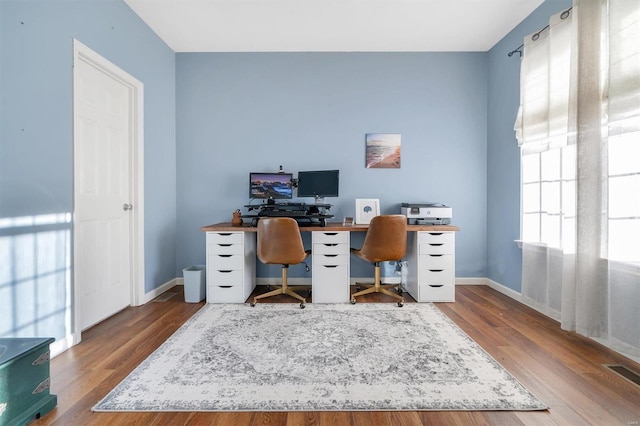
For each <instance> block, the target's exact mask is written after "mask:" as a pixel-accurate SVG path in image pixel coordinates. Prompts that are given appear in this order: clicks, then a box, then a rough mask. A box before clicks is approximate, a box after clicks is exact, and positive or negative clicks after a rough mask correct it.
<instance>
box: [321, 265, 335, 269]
mask: <svg viewBox="0 0 640 426" xmlns="http://www.w3.org/2000/svg"><path fill="white" fill-rule="evenodd" d="M322 266H324V267H325V268H337V267H338V265H322Z"/></svg>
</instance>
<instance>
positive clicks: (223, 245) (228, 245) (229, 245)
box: [218, 244, 233, 247]
mask: <svg viewBox="0 0 640 426" xmlns="http://www.w3.org/2000/svg"><path fill="white" fill-rule="evenodd" d="M218 245H219V246H220V247H231V246H232V245H233V244H218Z"/></svg>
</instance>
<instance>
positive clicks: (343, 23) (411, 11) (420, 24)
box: [125, 0, 544, 52]
mask: <svg viewBox="0 0 640 426" xmlns="http://www.w3.org/2000/svg"><path fill="white" fill-rule="evenodd" d="M543 1H544V0H125V2H126V3H127V4H128V5H129V6H130V7H131V9H133V11H134V12H135V13H136V14H138V16H140V18H142V20H144V21H145V22H146V23H147V25H149V26H150V27H151V28H152V29H153V30H154V31H155V32H156V34H158V36H160V38H162V40H164V42H165V43H167V45H169V47H170V48H171V49H173V50H174V51H176V52H456V51H457V52H470V51H476V52H484V51H487V50H489V49H491V48H492V47H493V46H494V45H495V44H496V43H497V42H498V41H500V39H502V37H504V36H505V35H506V34H507V33H509V31H511V30H512V29H513V28H514V27H515V26H516V25H518V24H519V23H520V22H521V21H522V20H523V19H524V18H525V17H527V16H528V15H529V14H530V13H531V12H532V11H533V10H534V9H535V8H536V7H538V6H539V5H540V4H541V3H542V2H543Z"/></svg>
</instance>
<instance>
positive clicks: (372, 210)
mask: <svg viewBox="0 0 640 426" xmlns="http://www.w3.org/2000/svg"><path fill="white" fill-rule="evenodd" d="M379 214H380V199H378V198H356V225H368V224H369V223H370V222H371V219H373V218H374V217H375V216H378V215H379Z"/></svg>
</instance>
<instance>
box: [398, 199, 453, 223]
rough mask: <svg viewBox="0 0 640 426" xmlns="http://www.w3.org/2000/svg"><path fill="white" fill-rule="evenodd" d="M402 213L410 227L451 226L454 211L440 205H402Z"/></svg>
mask: <svg viewBox="0 0 640 426" xmlns="http://www.w3.org/2000/svg"><path fill="white" fill-rule="evenodd" d="M400 213H401V214H403V215H405V216H406V217H407V224H409V225H450V224H451V218H452V217H453V210H452V209H451V207H449V206H445V205H444V204H440V203H402V205H401V210H400Z"/></svg>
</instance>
